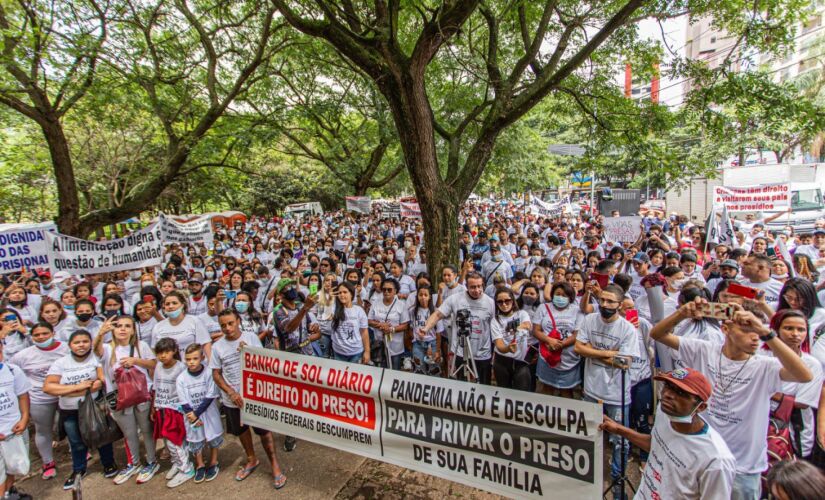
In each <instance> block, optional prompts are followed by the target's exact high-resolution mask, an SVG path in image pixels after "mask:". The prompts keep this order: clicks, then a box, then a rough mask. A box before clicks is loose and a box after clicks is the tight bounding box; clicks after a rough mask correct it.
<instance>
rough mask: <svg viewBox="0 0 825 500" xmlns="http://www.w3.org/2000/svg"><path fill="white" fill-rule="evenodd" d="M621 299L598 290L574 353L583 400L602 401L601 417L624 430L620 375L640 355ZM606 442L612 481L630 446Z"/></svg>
mask: <svg viewBox="0 0 825 500" xmlns="http://www.w3.org/2000/svg"><path fill="white" fill-rule="evenodd" d="M624 298H625V294H624V291H622V289H621V288H620V287H619V286H617V285H608V286H606V287H605V288H604V289H603V290H602V292H601V296H600V297H599V311H598V312H597V313H591V314H588V315H587V316H586V317H585V318H584V319H583V320H582V321H581V323H580V326H579V332H578V336H577V337H576V344H575V347H574V350H575V352H576V354H578V355H579V356H581V357H583V358H585V365H584V400H585V401H589V402H592V403H595V402H597V401H602V403H603V406H602V407H603V409H604V414H605V415H607V416H608V417H610V418H611V419H612V420H616V421H619V422H621V423H622V425H624V426H628V425H629V424H628V422H629V417H630V377H629V376H626V378H625V383H624V387H622V378H621V377H622V371H626V370H628V369H629V368H630V363H631V360H632V359H633V358H635V357H639V356H640V355H641V354H640V352H639V346H638V335H637V333H636V328H635V327H634V326H633V325H632V324H631V323H630V322H629V321H627V320H626V319H624V318H623V317H622V316H621V315H620V314H619V308H620V307H621V304H622V301H623V300H624ZM622 391H624V394H622ZM622 403H624V407H622ZM610 441H611V444H612V445H613V456H612V459H611V461H610V477H611V478H612V479H616V478H618V477H619V476H620V475H621V472H622V471H621V466H620V461H621V455H620V454H621V453H624V455H625V463H626V462H627V455H628V452H629V451H630V444H629V443H628V442H625V443H624V446H622V443H621V441H620V440H619V439H618V438H616V437H615V436H611V438H610ZM620 490H621V489H620V488H619V487H618V486H614V492H613V494H614V496H613V497H614V498H624V493H623V492H622V491H620Z"/></svg>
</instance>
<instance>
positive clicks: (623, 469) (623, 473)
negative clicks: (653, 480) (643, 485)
mask: <svg viewBox="0 0 825 500" xmlns="http://www.w3.org/2000/svg"><path fill="white" fill-rule="evenodd" d="M613 359H614V360H615V359H617V358H613ZM621 359H624V358H621ZM625 362H626V361H625ZM619 369H620V370H621V376H622V422H621V425H625V419H626V418H627V415H625V403H626V401H625V387H626V385H627V370H629V369H630V367H629V365H624V366H622V367H620V368H619ZM620 439H621V441H620V450H621V453H620V455H621V460H620V461H619V470H620V472H619V477H617V478H616V479H614V480H613V481H611V482H610V486H608V487H607V489H606V490H604V494H603V495H602V498H607V493H608V492H609V491H610V490H612V489H613V487H614V486H618V487H619V488H620V490H619V491H621V494H620V495H619V496H618V497H616V496H614V497H613V498H614V500H626V499H627V496H626V495H625V485H627V486H630V490H631V491H632V492H633V494H634V495H635V494H636V488H635V487H634V486H633V483H631V482H630V481H629V480H628V479H627V456H626V455H625V451H624V445H625V438H624V436H620Z"/></svg>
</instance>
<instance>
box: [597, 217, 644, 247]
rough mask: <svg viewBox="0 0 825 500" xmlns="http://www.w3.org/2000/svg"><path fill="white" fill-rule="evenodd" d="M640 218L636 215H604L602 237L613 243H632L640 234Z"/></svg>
mask: <svg viewBox="0 0 825 500" xmlns="http://www.w3.org/2000/svg"><path fill="white" fill-rule="evenodd" d="M641 224H642V218H641V217H639V216H636V215H633V216H626V217H605V219H604V222H603V223H602V227H603V228H604V239H605V240H607V241H612V242H613V243H625V242H627V243H633V242H634V241H636V240H638V239H639V235H640V234H642V226H641Z"/></svg>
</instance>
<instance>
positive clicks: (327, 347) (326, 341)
mask: <svg viewBox="0 0 825 500" xmlns="http://www.w3.org/2000/svg"><path fill="white" fill-rule="evenodd" d="M318 346H319V347H320V348H321V353H320V355H321V357H322V358H329V357H330V354H332V337H330V336H329V335H321V338H320V339H318Z"/></svg>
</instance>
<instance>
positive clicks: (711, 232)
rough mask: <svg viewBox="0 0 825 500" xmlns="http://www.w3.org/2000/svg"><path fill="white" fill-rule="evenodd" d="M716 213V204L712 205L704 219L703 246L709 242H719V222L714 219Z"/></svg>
mask: <svg viewBox="0 0 825 500" xmlns="http://www.w3.org/2000/svg"><path fill="white" fill-rule="evenodd" d="M716 215H717V213H716V205H713V208H711V210H710V214H708V218H707V220H706V221H705V235H706V237H705V248H707V245H709V244H710V243H716V244H719V222H718V221H717V220H716Z"/></svg>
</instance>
